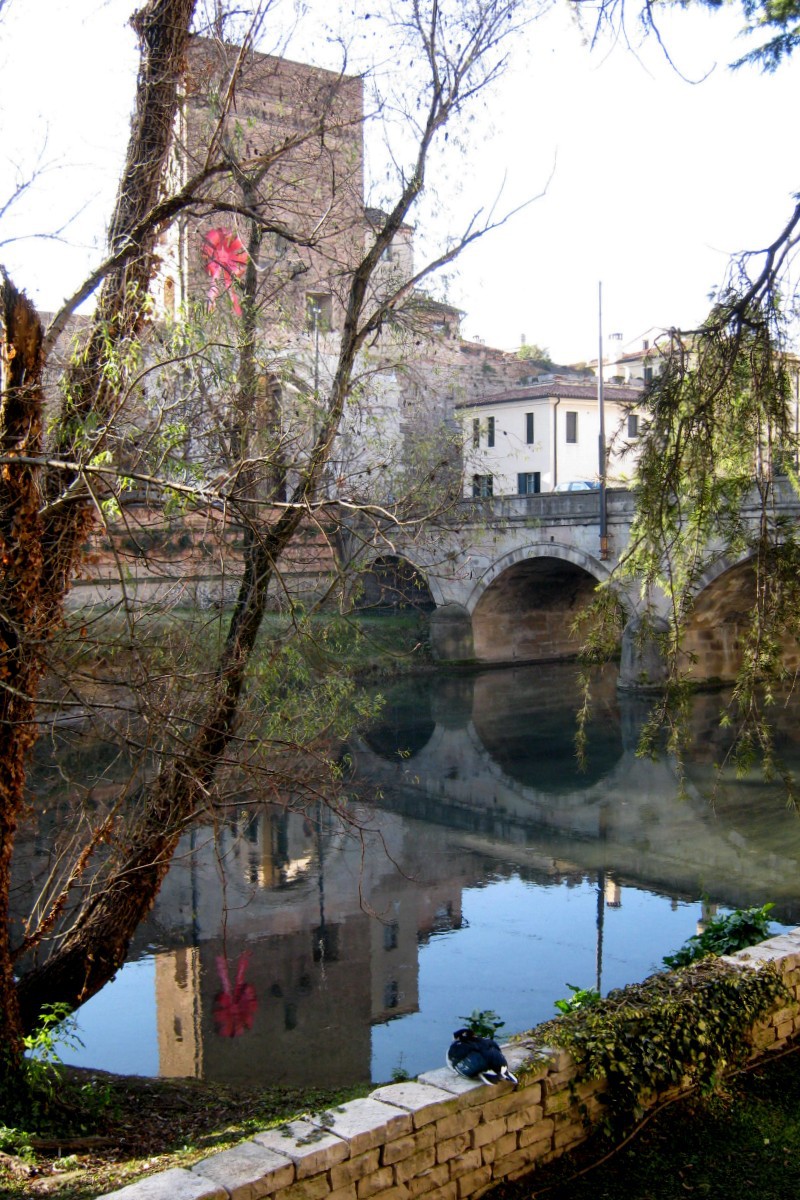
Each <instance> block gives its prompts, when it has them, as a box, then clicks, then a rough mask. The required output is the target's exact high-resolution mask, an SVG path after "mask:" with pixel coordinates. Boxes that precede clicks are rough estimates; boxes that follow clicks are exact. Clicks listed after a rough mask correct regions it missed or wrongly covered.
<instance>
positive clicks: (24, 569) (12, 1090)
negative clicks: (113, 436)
mask: <svg viewBox="0 0 800 1200" xmlns="http://www.w3.org/2000/svg"><path fill="white" fill-rule="evenodd" d="M0 294H1V296H2V345H1V346H0V379H1V381H2V395H1V396H0V453H1V454H2V456H3V458H4V460H5V463H4V466H3V468H2V470H0V920H2V928H3V930H4V931H6V936H0V1111H3V1112H6V1111H9V1107H8V1106H9V1104H10V1102H11V1101H12V1099H14V1098H15V1099H16V1100H17V1101H18V1100H19V1095H20V1094H21V1087H22V1054H23V1045H22V1027H21V1025H20V1013H19V1006H18V1003H17V994H16V984H15V981H14V964H13V960H12V957H11V947H10V943H9V939H8V936H7V931H8V922H9V895H10V890H11V863H12V858H13V853H14V842H15V837H16V831H17V823H18V821H19V818H20V814H21V812H22V809H23V806H24V803H25V768H26V759H27V755H28V751H29V750H30V747H31V745H32V743H33V740H34V737H35V729H36V726H35V724H34V718H35V696H36V691H37V687H38V684H39V679H40V675H41V670H42V665H41V659H40V658H39V656H38V654H37V652H36V650H37V647H38V645H39V643H40V637H41V633H42V630H41V596H40V587H41V575H42V552H41V519H40V517H39V492H38V487H37V478H36V472H35V469H34V468H33V467H32V466H31V465H30V464H29V463H25V462H17V463H15V462H14V459H15V458H19V457H24V458H30V457H33V456H35V455H37V454H39V453H40V451H41V437H42V386H41V380H42V353H41V350H42V327H41V324H40V322H39V318H38V316H37V314H36V310H35V309H34V307H33V305H32V304H31V303H30V301H29V300H28V299H27V297H25V296H24V295H20V293H19V292H18V291H17V290H16V288H15V287H14V286H13V285H12V284H11V283H10V282H9V281H8V280H7V279H4V281H3V285H2V291H1V293H0Z"/></svg>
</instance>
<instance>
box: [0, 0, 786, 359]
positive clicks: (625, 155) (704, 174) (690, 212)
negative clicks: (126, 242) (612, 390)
mask: <svg viewBox="0 0 800 1200" xmlns="http://www.w3.org/2000/svg"><path fill="white" fill-rule="evenodd" d="M134 7H136V4H135V0H70V4H69V5H65V4H63V0H11V5H10V8H9V9H7V10H6V13H5V15H4V18H3V27H2V30H0V119H1V120H2V128H3V146H2V151H0V158H2V159H3V160H6V161H3V162H0V204H2V202H3V201H4V199H5V198H6V197H7V196H8V194H9V192H10V189H11V184H12V181H13V166H11V167H9V163H11V164H14V163H17V164H18V165H19V167H20V169H21V170H22V171H23V172H25V171H26V169H27V168H28V167H29V166H30V164H31V162H32V161H33V159H34V157H35V155H34V154H33V153H32V151H33V150H38V149H39V148H40V147H41V144H42V141H43V138H44V135H45V133H46V134H47V148H46V151H45V155H44V157H45V160H46V161H48V162H57V163H59V164H61V165H60V166H59V167H58V168H54V169H52V170H50V171H49V172H48V173H47V174H46V175H45V176H44V177H43V179H42V180H41V183H40V185H39V186H38V187H37V188H36V189H35V190H32V191H31V192H30V193H28V194H26V196H25V197H24V198H23V199H22V200H21V202H20V203H19V205H17V206H16V209H15V211H14V213H12V214H10V215H9V217H8V218H7V219H6V220H5V221H3V222H0V240H2V239H3V238H7V237H9V236H10V235H12V234H13V235H16V234H19V233H20V232H28V233H33V232H37V231H42V230H45V231H47V230H53V229H55V228H57V227H58V226H59V225H60V224H61V223H63V221H65V220H66V219H67V217H69V216H71V215H72V214H73V213H76V212H78V211H79V210H83V211H82V212H81V215H80V217H79V218H78V219H77V220H76V221H75V223H74V225H72V226H71V227H70V228H69V230H68V231H67V234H66V237H67V243H66V244H65V243H62V242H57V241H41V240H34V241H23V242H16V243H10V244H7V245H5V246H3V245H0V261H2V262H4V263H5V264H6V266H7V268H8V269H9V271H10V273H11V274H12V277H13V278H14V280H15V282H16V283H17V284H18V286H23V287H25V288H26V290H27V291H28V292H29V294H30V295H32V297H33V298H34V299H35V300H36V301H37V303H39V304H40V305H41V307H43V308H47V309H52V308H54V307H55V306H56V305H57V303H58V302H59V301H60V300H61V299H62V298H63V297H64V296H65V295H66V294H68V293H69V292H70V291H71V290H72V289H73V287H75V286H76V285H77V284H78V283H79V282H80V280H81V279H82V277H83V275H84V274H85V272H86V270H87V268H88V266H89V265H91V264H92V263H94V262H96V261H97V260H98V259H99V257H100V249H101V247H100V245H99V243H101V242H102V236H103V231H104V228H105V224H106V221H107V219H108V214H109V211H110V206H111V203H112V201H113V195H114V189H115V185H116V178H117V173H118V170H119V165H120V162H121V159H122V156H123V154H124V150H125V144H126V140H127V133H128V119H129V114H130V110H131V105H132V99H133V89H134V82H135V72H136V49H135V43H134V38H133V35H132V33H131V31H130V30H129V29H128V28H127V25H126V22H127V19H128V17H129V15H130V13H131V11H132V10H133V8H134ZM352 7H353V4H352V3H349V4H347V5H346V6H345V8H346V9H347V10H348V11H349V10H350V9H352ZM310 8H311V10H312V17H313V16H314V10H316V11H317V12H318V13H320V15H322V14H324V15H325V16H329V15H330V11H331V5H330V3H329V2H327V0H311V3H310ZM737 27H738V16H737V14H735V13H731V12H723V13H705V12H689V13H683V12H677V13H673V14H672V15H671V17H670V19H669V24H668V25H665V30H664V32H665V38H666V40H667V43H668V45H669V48H670V50H671V53H672V56H673V59H674V60H675V61H676V63H677V65H678V67H679V68H680V69H681V71H682V72H683V74H684V75H685V76H686V77H687V78H695V79H700V78H701V77H702V76H703V75H704V74H705V73H707V72H708V71H712V68H714V69H713V71H712V73H711V74H710V76H709V77H708V78H707V79H705V80H704V82H701V83H698V84H696V85H692V84H690V83H688V82H686V81H684V79H682V78H680V76H679V75H678V74H676V72H675V71H674V70H673V69H672V68H671V67H670V66H669V64H668V63H667V62H666V61H665V60H664V58H663V55H662V54H661V52H660V51H659V50H658V47H657V46H656V45H655V43H654V42H652V41H651V42H649V43H646V44H645V45H644V46H642V47H640V49H639V55H638V57H637V56H636V55H634V54H632V53H630V52H629V51H626V50H625V48H624V47H622V46H617V47H616V48H613V49H612V48H609V47H604V48H602V49H600V50H595V51H594V52H591V53H590V51H589V49H588V48H587V47H586V46H584V45H583V44H582V42H581V37H580V34H579V32H578V31H577V30H576V28H575V26H574V24H573V23H572V22H571V19H570V17H569V15H568V14H567V13H566V11H565V9H564V8H563V7H560V8H558V9H556V10H554V11H553V12H552V13H550V15H549V16H548V17H546V18H545V19H543V20H541V21H539V22H536V23H534V24H533V25H532V26H531V27H530V29H529V30H528V31H527V33H526V34H525V35H524V37H522V38H521V39H520V40H519V43H518V45H517V46H516V47H515V51H514V57H513V61H512V66H511V69H510V71H509V73H508V74H507V76H506V78H505V79H504V80H503V82H502V85H501V87H500V88H499V89H498V91H497V92H496V93H495V94H494V96H493V97H492V98H491V102H490V103H487V104H486V105H483V106H482V108H481V114H480V120H479V128H478V129H476V131H475V133H476V140H475V142H474V144H473V145H472V147H471V148H470V149H469V150H468V151H467V152H466V153H461V154H459V153H458V152H457V151H454V152H453V153H452V156H451V158H450V161H449V172H448V177H449V178H452V179H460V182H461V193H460V195H453V196H448V194H447V192H446V188H445V186H443V187H442V188H441V189H439V190H440V193H441V199H440V201H439V220H440V221H444V219H445V217H444V214H447V219H448V220H457V219H458V217H459V214H460V215H461V217H462V218H463V217H464V216H465V215H466V214H467V212H468V211H469V212H471V211H472V210H473V209H474V208H475V207H478V206H480V205H485V204H486V203H487V202H489V201H491V199H492V198H494V197H495V196H496V195H497V193H498V191H499V189H500V187H501V186H503V197H502V199H501V201H500V205H501V207H502V206H504V205H507V206H508V207H513V206H514V205H516V204H517V203H519V202H520V201H522V200H523V199H525V198H527V197H529V196H533V195H536V194H538V193H539V192H541V191H542V189H543V188H544V187H545V185H547V181H548V179H549V177H550V175H551V172H552V179H551V180H550V183H549V186H547V191H546V194H545V195H544V196H543V197H542V199H540V200H538V201H537V202H535V203H534V204H532V205H531V206H530V207H529V208H528V209H526V210H525V211H524V212H522V213H520V214H518V215H517V216H516V217H514V218H513V219H512V220H511V221H510V222H509V224H508V225H507V226H506V227H505V228H503V229H501V230H499V231H496V232H495V233H493V234H492V235H491V236H490V237H489V238H487V240H486V241H485V242H483V243H481V244H480V245H478V246H476V247H473V248H471V249H470V250H469V251H468V252H467V254H466V255H465V256H464V258H463V259H462V262H461V265H460V267H459V270H458V274H457V277H456V278H455V279H454V280H453V281H452V283H451V284H450V288H449V298H450V299H451V300H452V301H453V302H455V303H457V304H459V306H460V307H462V308H464V309H465V310H466V314H467V315H466V317H465V320H464V324H463V332H464V334H465V336H467V337H473V336H479V337H481V338H482V339H483V340H484V341H486V342H487V343H489V344H492V345H498V346H504V347H511V346H516V345H519V342H520V340H521V338H522V336H523V335H524V336H525V337H526V339H527V340H528V341H529V342H537V343H539V344H540V345H542V346H545V347H547V348H549V350H550V352H551V354H552V355H553V357H554V358H555V359H557V360H559V361H574V360H578V359H586V358H591V357H593V356H594V355H595V354H596V349H597V285H598V281H600V280H602V283H603V308H604V328H605V330H606V332H611V331H619V332H621V333H622V334H623V335H624V338H625V341H626V342H629V341H630V342H634V341H635V340H636V339H637V338H639V337H640V336H641V335H642V334H645V335H646V334H647V333H648V331H649V330H650V329H651V328H652V327H660V326H667V325H673V324H674V325H678V324H683V325H690V324H692V323H694V322H696V321H697V320H698V319H699V318H701V317H702V315H703V314H704V312H705V310H706V307H707V295H708V292H709V291H710V290H711V288H712V287H714V286H715V285H716V284H718V283H719V282H720V281H721V278H722V276H723V274H724V271H725V266H726V264H727V261H728V257H729V255H730V254H731V253H733V252H735V251H737V250H740V249H757V248H759V247H761V246H763V245H765V244H767V243H768V242H770V241H771V240H772V239H773V238H774V237H775V236H776V235H777V233H778V232H779V231H780V229H781V228H782V227H783V225H784V224H785V222H786V220H787V219H788V217H789V215H790V213H791V211H792V208H793V199H792V197H793V194H794V192H796V191H797V190H799V189H800V169H799V168H800V164H798V162H797V156H798V150H797V139H796V136H795V131H794V128H793V126H794V114H795V112H796V108H795V104H796V99H795V98H796V95H797V83H798V78H799V76H798V72H800V62H798V61H795V62H792V63H790V64H789V65H788V66H786V67H784V68H783V69H782V70H781V71H780V72H779V73H778V74H777V75H775V76H772V77H769V76H768V77H764V76H761V75H759V74H757V73H756V72H755V71H754V70H753V69H751V68H745V69H743V70H741V71H738V72H735V73H733V72H730V71H729V70H727V68H726V67H725V63H727V62H728V61H730V60H731V59H733V58H735V57H736V56H737V55H738V54H740V53H742V50H743V46H742V43H741V42H739V43H736V42H735V41H734V40H733V39H732V35H733V34H734V33H735V31H736V28H737ZM316 28H317V29H318V28H319V26H318V25H317V27H316ZM306 44H308V43H306ZM292 57H298V58H299V57H303V55H301V54H300V53H299V52H297V51H294V52H293V53H292ZM715 64H718V65H716V66H715ZM322 65H327V64H324V63H323V64H322Z"/></svg>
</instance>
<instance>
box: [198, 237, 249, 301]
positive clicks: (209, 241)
mask: <svg viewBox="0 0 800 1200" xmlns="http://www.w3.org/2000/svg"><path fill="white" fill-rule="evenodd" d="M203 254H204V255H205V256H206V260H207V261H206V274H207V275H209V276H210V277H211V280H212V283H211V287H210V288H209V289H208V303H209V307H210V308H211V309H212V310H213V308H214V305H215V304H216V302H217V297H218V296H221V295H222V293H223V292H227V293H228V295H229V296H230V298H231V304H232V305H233V311H234V312H235V313H236V315H237V317H240V316H241V315H242V306H241V304H240V303H239V297H238V296H237V294H236V291H235V289H234V288H233V287H232V286H231V285H232V283H233V281H234V279H241V277H242V275H243V274H244V269H245V267H246V266H247V251H246V250H245V248H244V246H243V245H242V243H241V242H240V241H239V239H238V237H237V236H236V234H235V233H232V232H231V230H230V229H209V231H208V233H207V234H206V235H205V237H204V238H203Z"/></svg>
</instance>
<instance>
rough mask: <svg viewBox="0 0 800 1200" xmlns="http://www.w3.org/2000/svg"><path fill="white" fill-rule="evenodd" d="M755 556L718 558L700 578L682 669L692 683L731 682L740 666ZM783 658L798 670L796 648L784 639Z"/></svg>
mask: <svg viewBox="0 0 800 1200" xmlns="http://www.w3.org/2000/svg"><path fill="white" fill-rule="evenodd" d="M753 563H754V556H753V555H752V554H749V553H746V554H743V555H742V556H740V557H738V558H733V557H730V556H725V557H720V558H719V559H717V560H716V561H715V562H714V563H713V564H712V565H711V566H710V567H709V568H708V569H707V570H706V571H705V572H704V573H703V575H702V576H701V578H700V580H699V581H698V585H697V588H696V589H695V597H694V605H693V607H692V612H691V614H690V617H689V620H688V622H687V625H686V630H685V633H684V637H683V650H684V653H685V667H686V670H687V674H688V675H689V678H690V679H692V680H694V681H695V682H696V683H717V682H719V683H730V682H731V681H733V680H734V679H735V678H736V675H737V672H738V671H739V668H740V667H741V664H742V653H743V644H744V639H745V637H746V635H747V631H748V629H749V628H750V625H751V622H752V616H753V609H754V606H755V601H756V575H755V569H754V566H753ZM781 658H782V660H783V663H784V665H785V666H786V667H788V668H789V669H790V670H795V671H796V670H798V669H799V668H800V643H798V641H797V639H796V638H794V637H793V636H792V635H791V634H784V639H783V645H782V647H781Z"/></svg>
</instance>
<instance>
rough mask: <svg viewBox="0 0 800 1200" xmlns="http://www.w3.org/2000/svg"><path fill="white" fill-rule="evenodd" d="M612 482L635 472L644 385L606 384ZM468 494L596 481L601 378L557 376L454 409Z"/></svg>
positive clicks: (524, 490) (517, 492)
mask: <svg viewBox="0 0 800 1200" xmlns="http://www.w3.org/2000/svg"><path fill="white" fill-rule="evenodd" d="M603 392H604V395H603V401H604V404H603V408H604V425H605V434H606V439H605V440H606V454H607V472H606V480H607V482H608V484H609V485H611V486H617V487H623V486H625V484H626V483H627V482H628V481H629V480H630V478H631V476H632V475H633V473H634V471H635V465H636V445H637V439H638V435H639V429H640V421H641V419H642V418H641V413H640V410H639V407H638V406H639V402H640V400H641V397H642V389H641V387H630V386H628V387H624V386H615V385H611V384H606V385H605V386H604V389H603ZM456 408H457V411H458V415H459V416H460V418H461V421H462V427H463V433H464V467H465V471H464V474H465V480H464V491H465V495H467V496H475V497H481V496H510V495H528V494H530V493H533V492H552V491H555V490H559V491H561V490H569V489H568V485H569V484H577V485H578V488H577V489H576V490H580V485H581V484H582V483H583V484H585V485H593V484H596V482H597V481H598V479H599V473H600V410H599V403H598V387H597V382H596V381H593V380H587V379H586V378H575V379H569V378H567V377H565V376H553V377H552V378H550V379H545V380H541V381H539V382H537V383H536V384H534V385H530V386H527V385H526V386H519V387H515V388H511V389H509V390H507V391H502V392H496V393H495V394H493V395H488V396H484V397H482V398H480V399H475V400H470V401H465V402H463V403H461V404H458V405H457V406H456Z"/></svg>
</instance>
